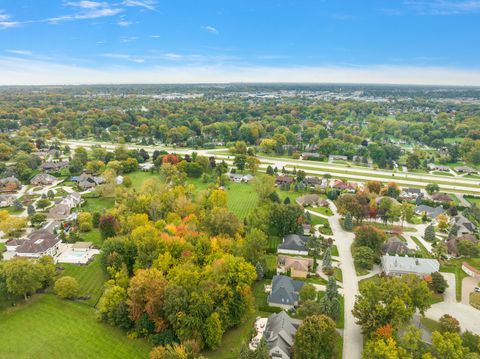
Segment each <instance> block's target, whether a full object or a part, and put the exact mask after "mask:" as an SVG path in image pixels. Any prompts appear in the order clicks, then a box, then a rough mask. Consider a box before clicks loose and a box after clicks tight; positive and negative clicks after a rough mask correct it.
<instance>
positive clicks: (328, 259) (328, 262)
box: [322, 247, 333, 273]
mask: <svg viewBox="0 0 480 359" xmlns="http://www.w3.org/2000/svg"><path fill="white" fill-rule="evenodd" d="M322 269H323V271H324V272H326V273H327V272H331V271H332V269H333V268H332V251H331V247H328V248H327V249H326V250H325V253H324V255H323V261H322Z"/></svg>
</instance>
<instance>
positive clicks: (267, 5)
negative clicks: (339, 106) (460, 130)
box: [0, 0, 480, 85]
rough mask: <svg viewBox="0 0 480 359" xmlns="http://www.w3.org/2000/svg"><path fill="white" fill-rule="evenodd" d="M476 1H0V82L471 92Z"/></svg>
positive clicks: (478, 15)
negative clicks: (407, 86) (360, 86)
mask: <svg viewBox="0 0 480 359" xmlns="http://www.w3.org/2000/svg"><path fill="white" fill-rule="evenodd" d="M479 39H480V0H479V1H475V0H458V1H453V0H425V1H420V0H418V1H417V0H408V1H407V0H400V1H396V0H383V1H379V0H378V1H372V0H370V1H368V0H367V1H363V0H362V1H359V0H323V1H322V0H296V1H292V0H223V1H220V0H203V1H202V0H196V1H195V0H188V1H185V0H184V1H182V0H177V1H172V0H169V1H162V0H118V1H108V0H105V1H75V0H72V1H68V0H0V84H30V83H31V84H43V83H44V84H50V83H52V84H62V83H96V82H98V83H129V82H136V83H141V82H217V81H219V82H228V81H245V82H248V81H258V82H262V81H276V82H282V81H300V82H375V83H378V82H379V83H382V82H383V83H426V84H458V85H480V46H478V45H479V43H480V40H479Z"/></svg>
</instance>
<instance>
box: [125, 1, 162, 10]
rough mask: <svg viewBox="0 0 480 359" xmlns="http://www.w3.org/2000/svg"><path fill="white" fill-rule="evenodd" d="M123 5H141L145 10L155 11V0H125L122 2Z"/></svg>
mask: <svg viewBox="0 0 480 359" xmlns="http://www.w3.org/2000/svg"><path fill="white" fill-rule="evenodd" d="M122 4H123V5H125V6H132V7H143V8H145V9H147V10H152V11H156V9H155V5H156V1H153V0H142V1H141V0H125V1H123V3H122Z"/></svg>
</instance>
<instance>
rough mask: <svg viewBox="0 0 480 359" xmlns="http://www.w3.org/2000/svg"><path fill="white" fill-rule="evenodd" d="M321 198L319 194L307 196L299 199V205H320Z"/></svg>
mask: <svg viewBox="0 0 480 359" xmlns="http://www.w3.org/2000/svg"><path fill="white" fill-rule="evenodd" d="M320 202H321V198H320V196H319V195H317V194H306V195H304V196H301V197H298V198H297V203H298V204H299V205H300V206H303V207H309V206H318V205H320Z"/></svg>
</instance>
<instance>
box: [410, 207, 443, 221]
mask: <svg viewBox="0 0 480 359" xmlns="http://www.w3.org/2000/svg"><path fill="white" fill-rule="evenodd" d="M414 212H415V214H416V215H418V216H423V215H425V216H427V218H429V219H431V220H435V219H437V217H438V216H439V215H441V214H444V213H445V210H444V209H443V207H442V206H438V207H431V206H427V205H424V204H422V205H420V206H417V207H415V209H414Z"/></svg>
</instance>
